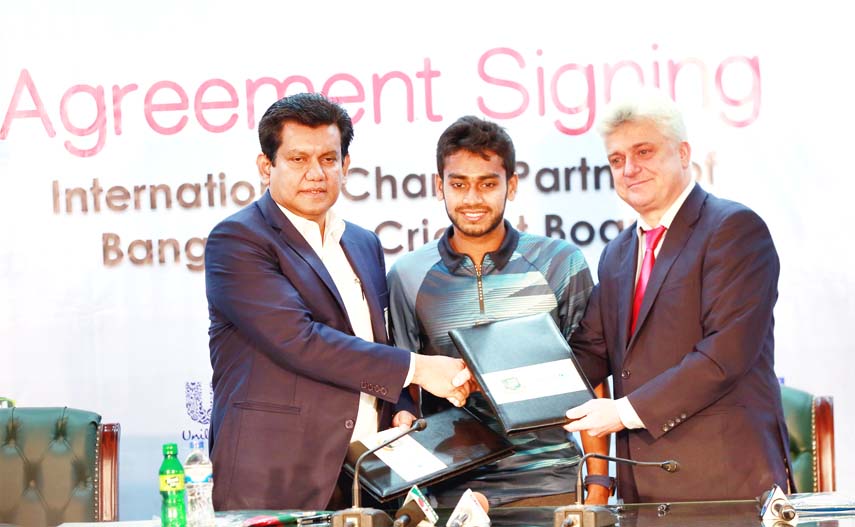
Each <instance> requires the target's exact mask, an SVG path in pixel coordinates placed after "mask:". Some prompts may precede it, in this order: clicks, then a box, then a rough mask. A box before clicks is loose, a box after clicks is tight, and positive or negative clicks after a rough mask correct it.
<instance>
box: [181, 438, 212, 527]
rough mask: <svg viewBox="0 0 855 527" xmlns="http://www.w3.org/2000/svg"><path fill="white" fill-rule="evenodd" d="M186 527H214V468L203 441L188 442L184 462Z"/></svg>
mask: <svg viewBox="0 0 855 527" xmlns="http://www.w3.org/2000/svg"><path fill="white" fill-rule="evenodd" d="M184 481H185V482H186V484H187V525H188V527H214V524H215V519H214V501H213V492H214V468H213V465H212V464H211V459H210V458H209V457H208V452H207V449H206V448H205V441H204V440H203V439H199V440H195V441H190V455H188V456H187V461H185V462H184Z"/></svg>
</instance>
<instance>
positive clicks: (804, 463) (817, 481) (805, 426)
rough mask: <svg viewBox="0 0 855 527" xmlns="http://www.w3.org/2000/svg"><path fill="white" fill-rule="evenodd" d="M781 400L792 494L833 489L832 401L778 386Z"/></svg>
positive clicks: (826, 397) (828, 398)
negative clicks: (785, 428) (791, 474)
mask: <svg viewBox="0 0 855 527" xmlns="http://www.w3.org/2000/svg"><path fill="white" fill-rule="evenodd" d="M781 400H782V402H783V405H784V419H785V420H786V421H787V429H788V430H789V434H790V459H791V460H792V468H793V479H795V482H796V491H798V492H830V491H833V490H835V489H836V481H835V474H834V406H833V400H832V398H831V397H828V396H814V395H812V394H810V393H807V392H805V391H802V390H798V389H796V388H791V387H789V386H781Z"/></svg>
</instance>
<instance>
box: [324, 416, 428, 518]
mask: <svg viewBox="0 0 855 527" xmlns="http://www.w3.org/2000/svg"><path fill="white" fill-rule="evenodd" d="M425 428H427V421H425V420H424V419H417V420H416V421H415V422H414V423H413V425H412V426H411V427H410V428H407V429H406V430H404V431H403V432H400V433H398V434H395V435H394V436H393V437H392V438H391V439H387V440H386V441H383V442H382V443H380V444H379V445H377V446H375V447H374V448H370V449H368V450H366V451H365V452H363V453H362V455H360V456H359V457H358V458H357V459H356V463H354V464H353V487H352V489H351V491H352V493H353V507H351V508H349V509H345V510H343V511H338V512H335V513H333V515H332V527H391V525H392V518H391V517H390V516H389V515H388V514H386V513H385V512H383V511H381V510H380V509H371V508H363V507H361V506H360V503H361V502H360V490H359V469H360V468H362V462H363V461H364V460H365V458H367V457H368V456H369V455H371V454H373V453H374V452H377V451H378V450H380V449H381V448H386V447H387V446H389V445H391V444H392V443H394V442H395V441H397V440H399V439H401V438H402V437H404V436H406V435H409V434H412V433H413V432H419V431H421V430H424V429H425Z"/></svg>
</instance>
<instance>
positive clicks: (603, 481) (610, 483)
mask: <svg viewBox="0 0 855 527" xmlns="http://www.w3.org/2000/svg"><path fill="white" fill-rule="evenodd" d="M588 485H599V486H601V487H605V488H607V489H609V494H614V493H615V478H612V477H609V476H602V475H600V474H588V475H587V476H585V486H586V487H587V486H588Z"/></svg>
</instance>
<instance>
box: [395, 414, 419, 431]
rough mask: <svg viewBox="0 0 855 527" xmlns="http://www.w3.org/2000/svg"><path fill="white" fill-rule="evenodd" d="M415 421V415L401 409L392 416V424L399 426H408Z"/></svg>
mask: <svg viewBox="0 0 855 527" xmlns="http://www.w3.org/2000/svg"><path fill="white" fill-rule="evenodd" d="M415 422H416V416H414V415H413V414H411V413H410V412H408V411H406V410H401V411H400V412H398V413H396V414H395V417H393V418H392V426H397V427H399V428H409V427H411V426H413V423H415Z"/></svg>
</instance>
